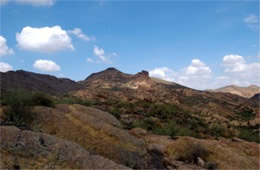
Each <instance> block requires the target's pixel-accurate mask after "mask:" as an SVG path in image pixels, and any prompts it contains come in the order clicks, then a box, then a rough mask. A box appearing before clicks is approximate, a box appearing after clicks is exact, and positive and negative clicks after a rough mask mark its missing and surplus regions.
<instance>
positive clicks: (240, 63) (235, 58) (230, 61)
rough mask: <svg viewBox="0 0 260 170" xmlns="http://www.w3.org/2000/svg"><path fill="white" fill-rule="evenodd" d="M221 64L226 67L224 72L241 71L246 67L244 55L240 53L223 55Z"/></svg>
mask: <svg viewBox="0 0 260 170" xmlns="http://www.w3.org/2000/svg"><path fill="white" fill-rule="evenodd" d="M222 61H223V64H224V66H225V67H226V70H225V71H226V72H241V71H244V70H245V69H246V68H247V65H246V61H245V60H244V57H242V56H240V55H233V54H230V55H226V56H224V57H223V60H222Z"/></svg>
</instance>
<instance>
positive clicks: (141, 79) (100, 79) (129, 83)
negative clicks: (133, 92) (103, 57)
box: [80, 67, 176, 89]
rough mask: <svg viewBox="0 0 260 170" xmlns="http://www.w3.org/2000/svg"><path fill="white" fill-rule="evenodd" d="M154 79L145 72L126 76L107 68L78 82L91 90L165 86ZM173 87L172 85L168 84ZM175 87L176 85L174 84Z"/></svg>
mask: <svg viewBox="0 0 260 170" xmlns="http://www.w3.org/2000/svg"><path fill="white" fill-rule="evenodd" d="M165 82H166V81H162V80H159V79H155V78H150V77H149V73H148V72H147V71H144V70H143V71H141V72H139V73H137V74H133V75H132V74H126V73H122V72H121V71H119V70H117V69H115V68H112V67H111V68H108V69H106V70H104V71H101V72H98V73H93V74H91V75H90V76H89V77H87V78H86V79H85V80H84V81H82V82H80V83H81V84H83V85H84V86H86V87H91V88H130V89H138V88H151V87H154V86H155V85H156V84H166V83H165ZM170 84H171V85H173V84H174V83H170ZM175 85H176V84H175Z"/></svg>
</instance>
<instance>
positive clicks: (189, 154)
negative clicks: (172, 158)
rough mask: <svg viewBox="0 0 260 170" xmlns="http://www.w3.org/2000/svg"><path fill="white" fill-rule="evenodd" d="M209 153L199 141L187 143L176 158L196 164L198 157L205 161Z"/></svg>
mask: <svg viewBox="0 0 260 170" xmlns="http://www.w3.org/2000/svg"><path fill="white" fill-rule="evenodd" d="M209 154H210V152H209V151H208V150H206V149H205V148H204V147H203V145H201V144H199V143H189V144H187V145H186V146H185V149H184V152H183V153H182V155H180V156H179V157H178V158H177V160H179V161H183V162H188V163H195V164H197V163H198V158H201V159H203V160H204V161H206V160H207V158H208V156H209Z"/></svg>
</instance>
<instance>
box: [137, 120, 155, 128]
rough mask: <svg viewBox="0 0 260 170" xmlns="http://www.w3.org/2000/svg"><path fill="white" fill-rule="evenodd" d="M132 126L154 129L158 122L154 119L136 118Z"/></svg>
mask: <svg viewBox="0 0 260 170" xmlns="http://www.w3.org/2000/svg"><path fill="white" fill-rule="evenodd" d="M132 127H133V128H135V127H140V128H143V129H145V130H154V129H155V128H156V127H157V124H156V122H155V121H154V120H152V119H145V120H136V121H134V122H133V123H132Z"/></svg>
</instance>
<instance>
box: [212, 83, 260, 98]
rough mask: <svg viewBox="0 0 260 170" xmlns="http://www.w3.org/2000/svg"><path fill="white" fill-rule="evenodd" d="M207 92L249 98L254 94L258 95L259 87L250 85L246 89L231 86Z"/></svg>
mask: <svg viewBox="0 0 260 170" xmlns="http://www.w3.org/2000/svg"><path fill="white" fill-rule="evenodd" d="M208 91H213V92H223V93H231V94H236V95H238V96H242V97H246V98H251V97H253V96H254V95H255V94H257V93H260V87H258V86H256V85H251V86H248V87H239V86H235V85H231V86H226V87H222V88H219V89H215V90H208Z"/></svg>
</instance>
